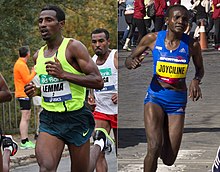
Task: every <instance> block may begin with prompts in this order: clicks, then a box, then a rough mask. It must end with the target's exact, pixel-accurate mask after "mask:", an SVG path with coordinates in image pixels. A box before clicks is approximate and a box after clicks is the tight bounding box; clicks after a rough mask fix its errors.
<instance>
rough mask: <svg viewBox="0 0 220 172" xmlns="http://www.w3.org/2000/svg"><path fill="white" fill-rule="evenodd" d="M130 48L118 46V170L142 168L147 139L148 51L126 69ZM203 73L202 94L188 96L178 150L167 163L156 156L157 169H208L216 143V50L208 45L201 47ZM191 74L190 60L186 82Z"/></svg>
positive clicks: (219, 67) (219, 68)
mask: <svg viewBox="0 0 220 172" xmlns="http://www.w3.org/2000/svg"><path fill="white" fill-rule="evenodd" d="M129 54H130V52H127V51H124V50H121V49H120V50H119V149H118V153H119V157H118V172H140V171H143V161H144V157H145V155H146V153H147V139H146V135H145V129H144V122H143V118H144V116H143V113H144V112H143V99H144V97H145V94H146V89H147V86H148V84H149V83H150V80H151V76H152V55H148V56H147V57H145V59H144V61H143V63H142V66H141V67H140V68H138V69H136V70H128V69H126V68H125V66H124V61H125V58H126V57H127V56H128V55H129ZM202 54H203V61H204V68H205V76H204V78H203V80H202V85H201V89H202V93H203V98H202V99H201V100H199V101H197V102H192V101H191V100H188V105H187V109H186V118H185V127H184V134H183V139H182V143H181V147H180V151H179V154H178V157H177V160H176V162H175V164H174V165H173V166H171V167H168V166H165V165H163V163H162V162H161V160H158V164H159V165H158V170H157V172H171V171H172V172H179V171H181V172H210V171H211V167H212V164H213V161H214V158H215V156H216V151H217V149H218V147H219V145H220V118H219V115H220V90H219V88H220V80H219V76H220V75H219V73H220V62H219V61H220V52H219V51H216V50H214V49H213V48H212V47H211V45H209V49H208V50H207V51H203V52H202ZM194 74H195V70H194V67H193V63H192V60H191V62H190V67H189V69H188V74H187V85H189V83H190V81H191V80H192V78H193V76H194Z"/></svg>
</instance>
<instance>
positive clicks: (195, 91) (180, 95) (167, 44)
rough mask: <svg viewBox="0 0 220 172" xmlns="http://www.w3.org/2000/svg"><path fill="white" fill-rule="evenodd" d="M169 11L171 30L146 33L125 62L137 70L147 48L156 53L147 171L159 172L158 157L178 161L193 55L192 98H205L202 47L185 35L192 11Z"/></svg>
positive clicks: (147, 108) (148, 103)
mask: <svg viewBox="0 0 220 172" xmlns="http://www.w3.org/2000/svg"><path fill="white" fill-rule="evenodd" d="M166 14H167V17H166V24H167V26H168V30H167V31H161V32H156V33H150V34H148V35H146V36H145V37H144V38H143V39H142V40H141V42H140V44H139V45H138V46H137V48H136V49H135V50H134V52H132V54H131V55H130V56H129V57H128V58H127V59H126V61H125V64H126V67H127V68H128V69H135V68H137V67H139V66H140V65H141V61H142V60H143V59H140V58H139V57H140V56H141V54H142V53H143V52H144V51H146V50H147V49H148V48H149V49H151V51H152V53H153V69H154V71H153V78H152V81H151V84H150V86H149V88H148V90H147V94H146V97H145V99H144V104H145V105H144V122H145V128H146V134H147V141H148V151H147V155H146V157H145V160H144V171H145V172H154V171H156V169H157V160H158V157H160V158H161V159H162V161H163V163H164V164H166V165H172V164H173V163H174V162H175V160H176V157H177V153H178V151H179V148H180V143H181V139H182V134H183V127H184V118H185V108H186V103H187V86H186V74H187V69H188V65H189V60H190V57H192V60H193V64H194V66H195V76H194V78H193V80H192V81H191V84H190V86H189V97H190V98H191V99H192V100H193V101H197V100H198V99H199V98H200V97H202V93H201V89H200V87H199V84H200V82H201V79H202V77H203V75H204V67H203V60H202V55H201V48H200V45H199V43H198V42H196V41H195V40H193V39H191V38H189V36H188V35H186V34H184V31H185V30H186V28H187V25H188V19H189V14H188V11H187V9H186V8H185V7H184V6H181V5H174V6H171V7H169V9H168V11H167V12H166Z"/></svg>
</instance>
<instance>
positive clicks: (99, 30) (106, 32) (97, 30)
mask: <svg viewBox="0 0 220 172" xmlns="http://www.w3.org/2000/svg"><path fill="white" fill-rule="evenodd" d="M103 32H104V34H105V37H106V39H107V40H108V39H109V32H108V31H107V30H106V29H103V28H97V29H95V30H93V31H92V33H91V36H92V34H98V33H103Z"/></svg>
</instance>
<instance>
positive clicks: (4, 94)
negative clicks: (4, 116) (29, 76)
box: [0, 74, 12, 103]
mask: <svg viewBox="0 0 220 172" xmlns="http://www.w3.org/2000/svg"><path fill="white" fill-rule="evenodd" d="M11 99H12V95H11V92H10V91H9V88H8V85H7V83H6V82H5V79H4V78H3V76H2V75H1V74H0V103H2V102H7V101H11Z"/></svg>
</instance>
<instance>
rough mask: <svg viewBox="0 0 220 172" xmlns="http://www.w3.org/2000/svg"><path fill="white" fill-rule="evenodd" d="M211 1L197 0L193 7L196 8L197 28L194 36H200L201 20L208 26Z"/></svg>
mask: <svg viewBox="0 0 220 172" xmlns="http://www.w3.org/2000/svg"><path fill="white" fill-rule="evenodd" d="M209 4H210V3H209V1H208V0H196V1H195V2H194V4H193V6H192V9H195V10H196V25H197V27H196V29H195V33H194V38H197V37H199V32H200V26H201V22H203V25H204V26H205V27H207V24H208V17H207V14H208V11H209Z"/></svg>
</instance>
